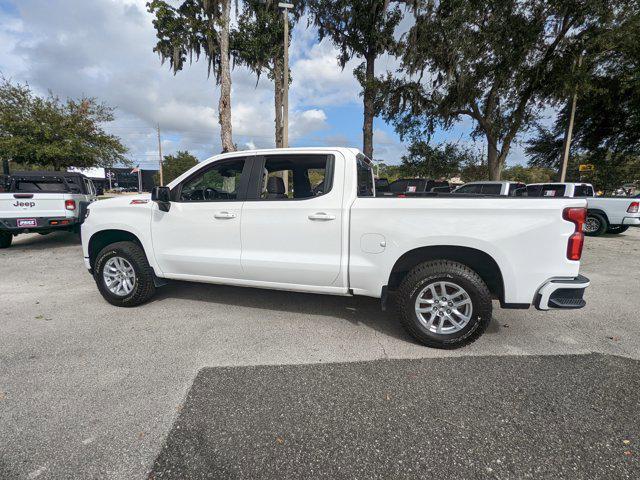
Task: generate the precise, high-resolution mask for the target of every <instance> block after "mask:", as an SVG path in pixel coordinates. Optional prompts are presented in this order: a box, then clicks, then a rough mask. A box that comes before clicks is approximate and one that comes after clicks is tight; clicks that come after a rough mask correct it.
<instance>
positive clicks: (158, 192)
mask: <svg viewBox="0 0 640 480" xmlns="http://www.w3.org/2000/svg"><path fill="white" fill-rule="evenodd" d="M151 200H152V201H154V202H156V203H157V204H158V208H160V210H162V211H163V212H168V211H169V209H170V208H171V190H170V189H169V187H153V190H152V191H151Z"/></svg>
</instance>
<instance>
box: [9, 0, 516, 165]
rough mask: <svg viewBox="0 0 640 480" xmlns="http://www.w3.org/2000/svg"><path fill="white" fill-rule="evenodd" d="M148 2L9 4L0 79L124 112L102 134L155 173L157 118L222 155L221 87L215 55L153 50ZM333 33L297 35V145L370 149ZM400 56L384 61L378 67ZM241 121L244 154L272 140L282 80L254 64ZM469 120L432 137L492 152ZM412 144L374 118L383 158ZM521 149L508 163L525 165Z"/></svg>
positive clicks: (239, 86) (202, 149) (168, 132)
mask: <svg viewBox="0 0 640 480" xmlns="http://www.w3.org/2000/svg"><path fill="white" fill-rule="evenodd" d="M145 3H146V0H0V74H2V75H3V76H4V77H5V78H8V79H10V80H12V81H14V82H21V83H23V82H27V83H28V84H29V85H30V86H31V88H32V89H33V90H34V91H35V92H37V93H38V94H46V93H47V92H48V91H51V92H52V93H54V94H55V95H58V96H60V97H61V98H66V97H73V98H77V97H81V96H83V95H84V96H89V97H95V98H97V99H99V100H101V101H104V102H106V103H107V104H109V105H111V106H113V107H115V108H116V111H115V115H116V120H115V121H114V122H111V123H110V124H108V125H107V126H106V127H105V129H106V130H107V131H108V132H110V133H113V134H115V135H118V136H119V137H120V138H121V139H122V142H123V143H124V145H125V146H126V147H127V148H128V149H129V153H128V156H129V158H130V159H131V160H132V162H133V163H134V164H135V165H140V166H141V167H142V168H156V165H157V159H158V141H157V132H156V125H158V124H159V125H160V129H161V135H162V150H163V154H165V155H166V154H171V153H175V152H176V151H177V150H189V151H190V152H191V153H193V154H194V155H195V156H196V157H198V158H199V159H200V160H203V159H205V158H208V157H210V156H212V155H215V154H216V153H219V152H220V150H221V149H220V136H219V126H218V123H217V103H218V97H219V88H218V87H217V86H216V84H215V81H214V79H213V78H207V71H206V62H204V61H201V62H199V63H198V62H195V63H193V64H192V65H188V66H186V67H185V68H184V69H183V70H182V71H180V72H178V73H177V74H176V75H174V74H173V73H172V72H171V71H170V69H169V66H168V64H165V65H162V64H161V62H160V59H159V58H158V56H157V54H155V53H154V52H153V47H154V45H155V41H156V37H155V30H154V28H153V25H152V17H151V15H150V14H149V13H148V12H147V11H146V7H145ZM401 28H402V25H401ZM336 58H337V50H336V49H335V47H334V46H333V45H332V44H331V43H330V41H328V40H324V41H323V42H321V43H318V39H317V31H316V30H315V29H314V28H313V27H312V26H311V27H310V26H308V25H307V22H306V20H304V19H303V21H301V22H300V23H299V24H297V25H296V27H295V28H294V30H293V39H292V43H291V50H290V66H291V71H292V79H293V80H292V83H291V86H290V90H289V95H290V97H289V98H290V99H289V112H290V113H289V117H290V120H289V137H290V145H291V146H352V147H357V148H362V110H363V107H362V98H361V96H360V86H359V85H358V83H357V81H356V80H355V78H354V77H353V69H354V68H355V67H356V66H357V65H358V64H359V63H360V61H361V60H359V59H354V60H352V61H351V62H350V63H349V64H347V66H346V67H345V68H344V69H341V68H340V67H339V65H338V63H337V60H336ZM396 66H397V60H396V59H393V58H389V57H381V58H380V59H379V60H378V62H377V71H378V73H383V72H384V71H386V70H393V69H395V68H396ZM232 82H233V85H232V93H231V95H232V125H233V137H234V142H235V143H236V144H237V145H238V148H240V149H248V148H261V147H272V146H274V106H273V103H274V102H273V84H272V83H271V82H270V81H269V80H268V79H267V77H266V75H263V76H262V77H261V78H260V80H259V81H258V82H257V78H256V76H255V75H253V74H251V73H250V72H249V71H248V70H246V69H244V68H241V67H235V68H234V70H233V71H232ZM471 128H472V123H471V122H470V121H468V120H467V121H462V122H460V123H459V124H458V125H455V126H454V127H453V128H452V129H451V130H449V131H446V132H443V131H439V132H437V133H436V135H435V136H434V139H433V140H434V142H436V143H437V142H443V141H452V142H459V143H461V144H464V145H466V146H468V145H470V144H471V145H472V146H473V148H476V149H478V150H482V149H483V144H482V142H474V141H472V140H471V138H470V136H469V133H470V131H471ZM405 152H406V145H405V144H404V143H403V142H402V141H401V140H400V138H399V137H398V135H397V134H396V133H395V132H394V130H393V127H392V126H391V125H388V124H386V123H385V122H384V121H382V120H381V119H376V121H375V123H374V158H375V159H376V160H382V161H384V162H385V163H388V164H398V163H399V162H400V159H401V157H402V155H403V154H404V153H405ZM525 160H526V159H525V157H524V154H523V150H522V146H521V145H515V147H514V148H513V149H512V153H511V154H510V157H509V160H508V163H509V164H515V163H524V162H525Z"/></svg>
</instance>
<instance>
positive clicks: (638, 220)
mask: <svg viewBox="0 0 640 480" xmlns="http://www.w3.org/2000/svg"><path fill="white" fill-rule="evenodd" d="M622 224H623V225H630V226H636V227H638V226H640V217H624V219H623V220H622Z"/></svg>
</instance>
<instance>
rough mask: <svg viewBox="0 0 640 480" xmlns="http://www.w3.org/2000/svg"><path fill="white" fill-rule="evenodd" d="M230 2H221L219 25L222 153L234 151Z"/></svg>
mask: <svg viewBox="0 0 640 480" xmlns="http://www.w3.org/2000/svg"><path fill="white" fill-rule="evenodd" d="M230 16H231V0H223V2H222V21H221V25H220V27H221V28H220V102H219V104H218V114H219V116H220V118H219V121H220V140H221V143H222V151H223V152H233V151H235V149H236V148H235V145H234V144H233V136H232V131H231V70H230V67H229V18H230Z"/></svg>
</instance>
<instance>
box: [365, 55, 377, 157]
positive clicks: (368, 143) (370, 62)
mask: <svg viewBox="0 0 640 480" xmlns="http://www.w3.org/2000/svg"><path fill="white" fill-rule="evenodd" d="M365 61H366V73H365V84H364V123H363V125H362V139H363V142H362V143H363V145H362V150H363V153H364V154H365V155H366V156H367V157H368V158H370V159H371V160H373V117H374V116H375V111H374V100H375V91H374V89H373V81H374V79H375V70H374V67H375V62H376V55H375V53H368V54H367V55H366V58H365Z"/></svg>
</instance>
